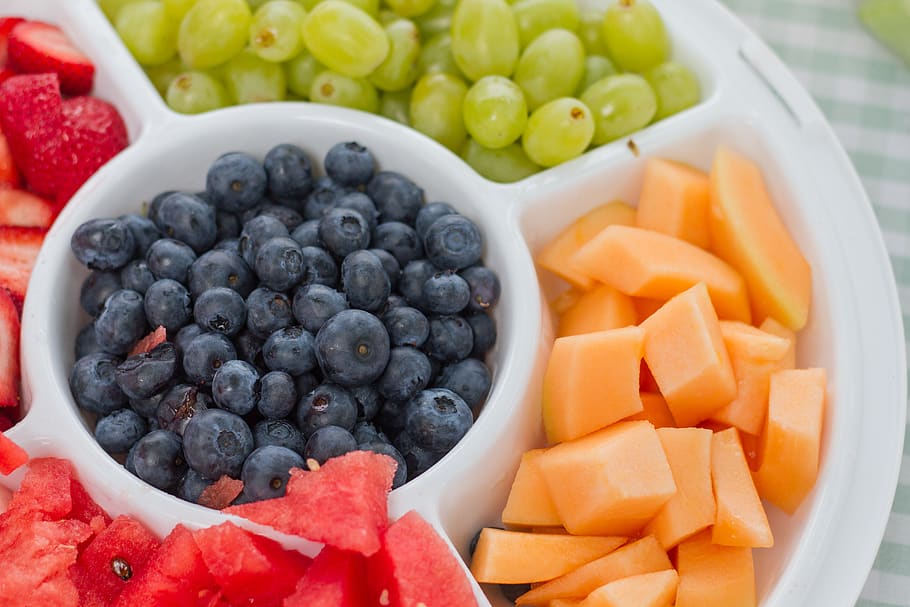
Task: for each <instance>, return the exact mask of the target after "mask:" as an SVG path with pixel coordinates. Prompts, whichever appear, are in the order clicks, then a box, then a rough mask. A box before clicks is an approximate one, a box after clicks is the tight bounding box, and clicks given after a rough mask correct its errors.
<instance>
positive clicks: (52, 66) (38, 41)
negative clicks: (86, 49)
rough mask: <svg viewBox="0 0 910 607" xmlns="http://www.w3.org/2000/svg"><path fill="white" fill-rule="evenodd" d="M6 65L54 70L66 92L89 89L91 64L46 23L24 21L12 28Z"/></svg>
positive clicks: (39, 71) (22, 69) (81, 92)
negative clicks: (7, 63)
mask: <svg viewBox="0 0 910 607" xmlns="http://www.w3.org/2000/svg"><path fill="white" fill-rule="evenodd" d="M8 54H9V59H8V60H9V65H10V67H11V68H13V69H14V70H16V71H17V72H20V73H23V74H43V73H46V72H54V73H56V74H57V75H58V76H59V77H60V89H61V90H62V91H63V92H64V93H66V94H67V95H85V94H86V93H88V92H89V91H90V90H92V80H93V79H94V77H95V66H94V65H93V64H92V62H91V60H90V59H89V58H88V57H86V56H85V55H84V54H83V53H82V51H80V50H79V49H78V48H76V47H75V46H74V45H73V43H72V42H71V41H70V39H69V38H67V37H66V34H64V33H63V31H62V30H61V29H60V28H59V27H57V26H55V25H50V24H49V23H42V22H40V21H26V22H24V23H20V24H18V25H17V26H16V27H14V28H13V31H12V32H10V35H9V44H8Z"/></svg>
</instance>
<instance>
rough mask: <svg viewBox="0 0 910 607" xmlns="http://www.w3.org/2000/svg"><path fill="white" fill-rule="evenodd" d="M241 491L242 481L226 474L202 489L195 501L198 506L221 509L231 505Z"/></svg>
mask: <svg viewBox="0 0 910 607" xmlns="http://www.w3.org/2000/svg"><path fill="white" fill-rule="evenodd" d="M242 492H243V481H241V480H238V479H236V478H231V477H230V476H228V475H227V474H225V475H223V476H222V477H221V478H219V479H218V480H217V481H215V482H214V483H212V484H211V485H209V486H208V487H206V488H205V489H203V490H202V493H201V494H200V495H199V499H198V500H197V502H198V503H199V505H200V506H205V507H206V508H213V509H215V510H221V509H222V508H227V507H228V506H230V505H231V502H233V501H234V500H235V499H237V496H238V495H240V494H241V493H242Z"/></svg>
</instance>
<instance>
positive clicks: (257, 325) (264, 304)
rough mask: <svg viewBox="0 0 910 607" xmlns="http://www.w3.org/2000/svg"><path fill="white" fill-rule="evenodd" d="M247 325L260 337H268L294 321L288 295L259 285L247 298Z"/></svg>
mask: <svg viewBox="0 0 910 607" xmlns="http://www.w3.org/2000/svg"><path fill="white" fill-rule="evenodd" d="M246 310H247V312H246V326H247V328H248V329H249V331H250V332H251V333H252V334H253V335H255V336H256V337H258V338H260V339H268V337H269V335H271V334H272V333H274V332H275V331H277V330H278V329H284V328H285V327H289V326H291V323H292V322H293V321H294V315H293V313H292V308H291V302H290V300H288V297H287V295H285V294H284V293H279V292H278V291H273V290H271V289H269V288H267V287H259V288H258V289H256V290H255V291H253V292H252V293H250V295H249V297H247V298H246Z"/></svg>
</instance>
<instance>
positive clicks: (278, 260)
mask: <svg viewBox="0 0 910 607" xmlns="http://www.w3.org/2000/svg"><path fill="white" fill-rule="evenodd" d="M253 267H254V268H255V270H256V275H257V276H258V277H259V281H260V283H261V284H262V285H264V286H266V287H268V288H270V289H272V290H274V291H287V290H289V289H291V288H292V287H294V286H296V285H297V284H298V283H299V282H300V279H301V278H303V273H304V269H305V268H304V260H303V253H301V249H300V245H298V244H297V241H295V240H294V239H293V238H291V237H290V236H277V237H275V238H271V239H269V240H267V241H265V242H264V243H262V246H260V247H259V250H258V251H257V252H256V263H255V265H254V266H253Z"/></svg>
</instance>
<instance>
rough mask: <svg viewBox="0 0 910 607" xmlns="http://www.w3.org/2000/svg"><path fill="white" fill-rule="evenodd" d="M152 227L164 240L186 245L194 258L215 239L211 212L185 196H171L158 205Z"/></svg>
mask: <svg viewBox="0 0 910 607" xmlns="http://www.w3.org/2000/svg"><path fill="white" fill-rule="evenodd" d="M155 226H157V228H158V230H160V231H161V233H162V234H164V235H165V236H167V237H168V238H173V239H174V240H179V241H180V242H184V243H186V244H188V245H189V246H190V248H192V249H193V251H195V252H196V254H199V253H202V252H203V251H208V250H209V249H211V248H212V245H213V244H215V240H216V239H217V237H218V226H217V225H216V224H215V209H214V208H212V207H211V206H209V205H208V204H206V202H205V201H204V200H202V199H201V198H199V197H198V196H195V195H194V194H189V193H186V192H174V193H173V194H171V195H170V196H168V197H166V198H165V199H164V200H162V201H161V205H160V206H159V207H158V213H157V215H156V216H155Z"/></svg>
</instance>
